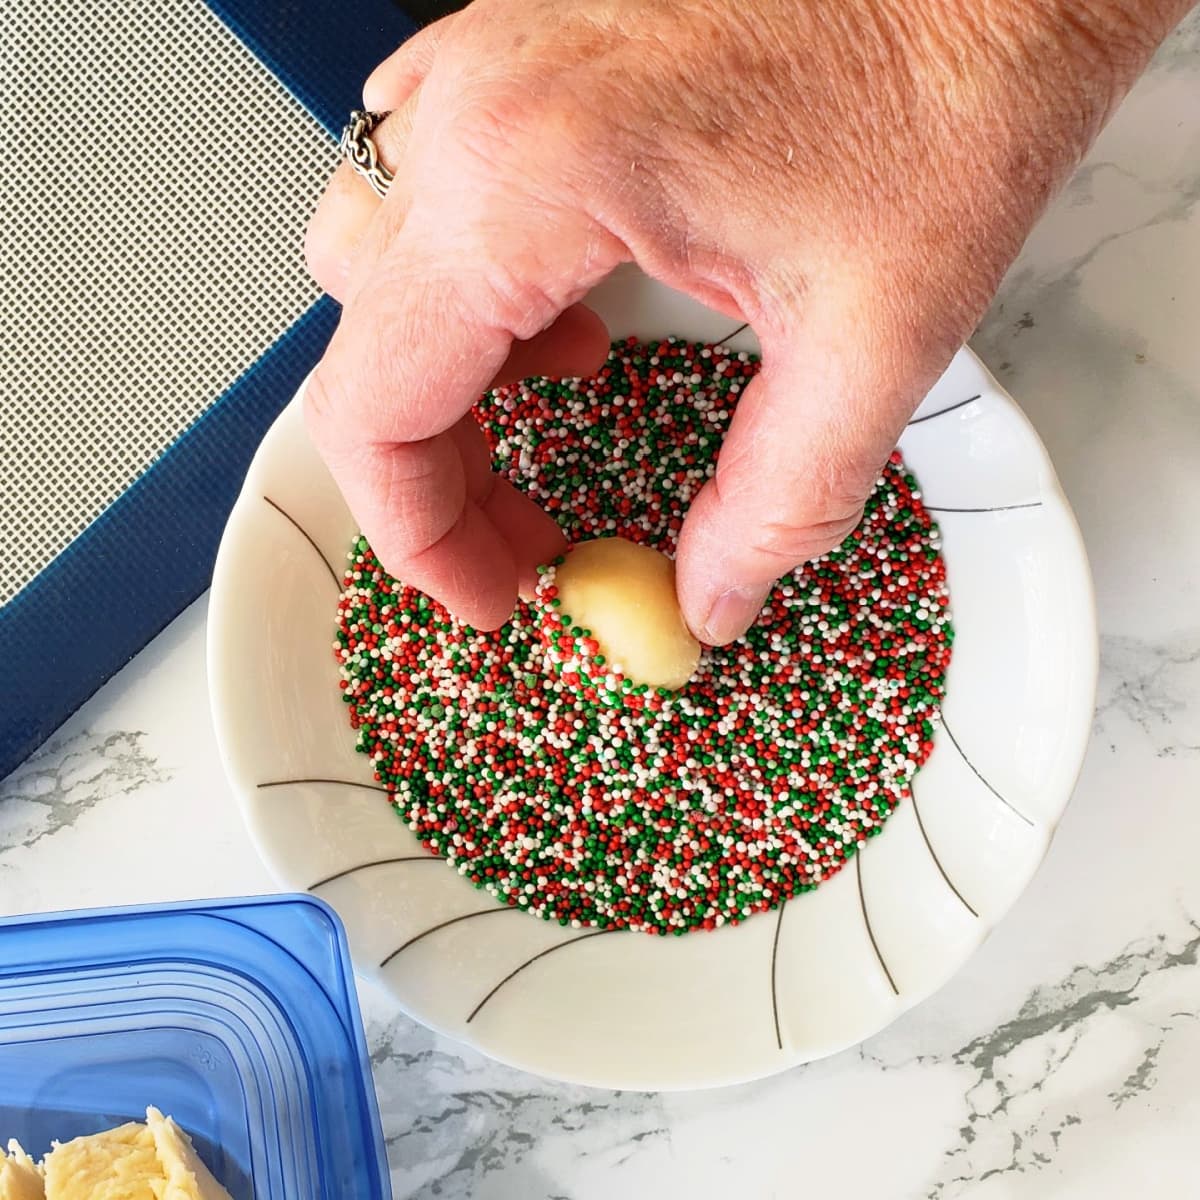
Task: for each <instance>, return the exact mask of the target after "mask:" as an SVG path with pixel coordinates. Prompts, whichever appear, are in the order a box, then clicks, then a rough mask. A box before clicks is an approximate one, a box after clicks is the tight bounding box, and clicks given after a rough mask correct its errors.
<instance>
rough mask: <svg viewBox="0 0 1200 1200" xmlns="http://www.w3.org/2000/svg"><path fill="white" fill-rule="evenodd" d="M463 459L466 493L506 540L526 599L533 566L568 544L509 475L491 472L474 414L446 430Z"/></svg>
mask: <svg viewBox="0 0 1200 1200" xmlns="http://www.w3.org/2000/svg"><path fill="white" fill-rule="evenodd" d="M450 435H451V437H453V438H454V442H455V445H456V446H457V447H458V453H459V457H460V458H461V459H462V464H463V475H464V477H465V479H466V491H467V498H468V499H469V500H472V501H474V502H475V503H476V504H478V505H479V506H480V508H481V509H482V510H483V512H484V513H486V514H487V517H488V519H489V520H490V521H491V522H492V524H493V525H494V526H495V527H496V531H497V533H499V535H500V536H501V537H502V538H503V539H504V540H505V541H506V542H507V543H508V547H509V549H510V550H511V551H512V556H513V561H514V562H515V564H516V567H517V590H518V591H519V593H520V594H521V595H522V596H524V597H526V598H527V599H528V598H529V597H531V596H532V595H533V592H534V589H535V587H536V586H537V568H538V567H539V566H540V565H541V564H543V563H548V562H550V561H551V560H552V559H554V558H555V557H557V556H558V555H559V554H561V553H562V552H563V550H564V549H565V548H566V544H567V542H566V538H564V537H563V535H562V531H561V530H560V529H559V527H558V525H557V523H556V522H555V521H554V519H553V518H552V517H550V516H549V515H548V514H547V513H545V512H543V510H542V509H541V508H539V507H538V506H537V505H536V504H535V503H534V502H533V501H532V500H530V499H529V497H528V496H525V495H523V494H522V493H521V492H519V491H518V490H517V489H516V488H515V487H514V486H513V485H512V484H511V483H509V482H508V480H507V479H501V478H500V477H499V476H497V475H494V474H493V473H492V460H491V452H490V451H489V450H488V445H487V440H486V438H485V437H484V436H483V430H482V429H480V427H479V424H478V422H477V421H476V420H475V417H474V415H473V414H471V413H468V414H467V415H466V416H465V417H463V419H462V420H461V421H459V422H458V424H457V425H455V426H454V427H453V429H451V431H450Z"/></svg>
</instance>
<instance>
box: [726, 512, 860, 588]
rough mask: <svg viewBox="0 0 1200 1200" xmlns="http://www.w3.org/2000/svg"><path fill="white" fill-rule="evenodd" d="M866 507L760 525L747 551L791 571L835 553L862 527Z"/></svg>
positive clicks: (753, 534)
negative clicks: (831, 551) (855, 528)
mask: <svg viewBox="0 0 1200 1200" xmlns="http://www.w3.org/2000/svg"><path fill="white" fill-rule="evenodd" d="M861 516H862V505H861V504H858V505H854V506H853V507H839V508H833V509H828V510H824V511H822V512H821V513H819V514H818V515H815V516H805V517H804V518H802V519H790V518H780V519H777V520H770V521H763V522H760V523H758V524H757V525H756V526H755V527H754V528H753V529H752V530H751V532H750V537H749V539H748V543H747V549H748V550H749V551H750V553H752V554H753V555H755V556H756V557H758V558H761V559H764V560H765V561H767V562H768V563H771V564H772V565H774V566H777V567H778V568H779V569H780V571H781V572H782V571H790V570H792V569H793V568H794V567H796V566H798V565H799V564H800V563H803V562H808V561H809V560H810V559H813V558H817V557H819V556H820V555H822V554H825V553H827V552H828V551H829V550H832V549H833V548H834V547H835V546H837V545H838V544H839V543H841V542H842V541H843V540H844V539H845V537H846V536H847V534H849V533H850V532H851V531H852V530H853V529H854V527H855V526H856V525H857V524H858V522H859V519H860V518H861Z"/></svg>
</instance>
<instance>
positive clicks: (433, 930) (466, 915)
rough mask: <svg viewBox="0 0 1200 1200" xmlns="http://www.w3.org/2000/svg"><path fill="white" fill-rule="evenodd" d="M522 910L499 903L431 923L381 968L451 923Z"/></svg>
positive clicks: (381, 966)
mask: <svg viewBox="0 0 1200 1200" xmlns="http://www.w3.org/2000/svg"><path fill="white" fill-rule="evenodd" d="M520 911H521V910H520V909H518V908H508V907H503V908H502V907H500V905H497V906H496V907H495V908H481V909H480V910H479V911H478V912H469V913H463V915H462V916H461V917H451V918H450V920H448V921H442V922H440V923H439V924H437V925H431V926H430V927H429V928H428V929H426V930H425V931H424V932H423V933H418V934H417V936H416V937H410V938H409V939H408V941H407V942H405V943H404V944H403V945H402V946H400V947H398V948H397V949H395V950H393V951H392V952H391V954H389V955H388V956H387V958H385V959H384V960H383V962H381V963H380V964H379V969H380V970H381V971H382V970H383V968H384V967H386V966H387V965H388V963H390V962H391V961H392V959H393V958H395V957H396V956H397V955H399V954H403V953H404V951H405V950H407V949H408V948H409V946H415V945H416V944H417V943H418V942H419V941H421V939H422V938H427V937H428V936H429V935H430V934H431V933H437V931H438V930H439V929H446V928H448V927H449V926H451V925H457V924H458V923H459V922H460V921H470V920H472V919H473V918H474V917H489V916H492V915H493V914H495V913H509V912H520ZM606 932H607V931H606Z"/></svg>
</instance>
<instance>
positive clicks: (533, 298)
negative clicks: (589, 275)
mask: <svg viewBox="0 0 1200 1200" xmlns="http://www.w3.org/2000/svg"><path fill="white" fill-rule="evenodd" d="M487 284H488V286H487V297H488V303H489V305H490V306H491V308H492V311H491V312H490V313H488V314H486V316H487V317H488V318H490V319H491V320H492V321H494V322H495V323H496V324H498V325H500V326H501V327H502V328H504V329H505V330H507V331H508V332H510V333H511V334H512V335H513V336H514V337H516V338H520V339H522V340H524V339H527V338H531V337H533V336H534V335H535V334H538V333H540V332H541V331H542V330H543V329H545V328H546V327H547V326H548V325H549V324H550V323H551V322H552V321H553V320H554V318H555V317H557V316H558V314H559V313H560V312H561V311H562V310H563V308H564V307H566V301H565V298H564V297H561V296H558V295H555V294H554V293H553V292H552V291H551V289H550V288H548V287H547V286H545V285H543V284H540V283H538V282H537V281H536V280H535V279H534V278H533V277H531V275H530V273H529V272H528V271H527V270H522V269H520V268H519V267H516V266H513V265H511V264H509V263H508V262H506V261H504V260H502V259H499V258H496V257H492V258H491V265H490V267H489V268H488V276H487ZM481 315H482V314H481Z"/></svg>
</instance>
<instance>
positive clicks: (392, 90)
mask: <svg viewBox="0 0 1200 1200" xmlns="http://www.w3.org/2000/svg"><path fill="white" fill-rule="evenodd" d="M457 15H458V14H457V13H450V15H449V16H445V17H443V18H442V19H441V20H440V21H435V22H434V23H433V24H432V25H426V26H425V28H424V29H421V30H420V31H418V32H417V33H415V34H413V36H412V37H410V38H409V39H408V41H406V42H404V43H403V44H402V45H401V46H400V47H399V49H397V50H395V51H393V53H391V54H389V55H388V57H387V58H385V59H384V60H383V62H381V63H380V64H379V66H377V67H376V68H375V70H373V71H372V72H371V74H370V75H368V76H367V81H366V83H364V84H363V104H364V106H365V107H366V108H367V109H369V110H371V111H374V112H391V111H392V109H395V108H399V107H400V106H401V105H402V104H403V103H404V102H405V101H406V100H408V98H409V97H410V96H411V95H412V93H413V92H415V91H416V90H417V88H418V87H420V86H421V81H422V80H423V79H424V78H425V76H426V75H427V74H429V68H430V67H432V66H433V60H434V58H435V57H436V56H437V52H438V49H439V48H440V47H441V45H442V42H443V41H444V40H445V38H446V35H447V34H448V33H449V32H450V29H451V27H452V26H453V24H454V19H455V17H456V16H457Z"/></svg>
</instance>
